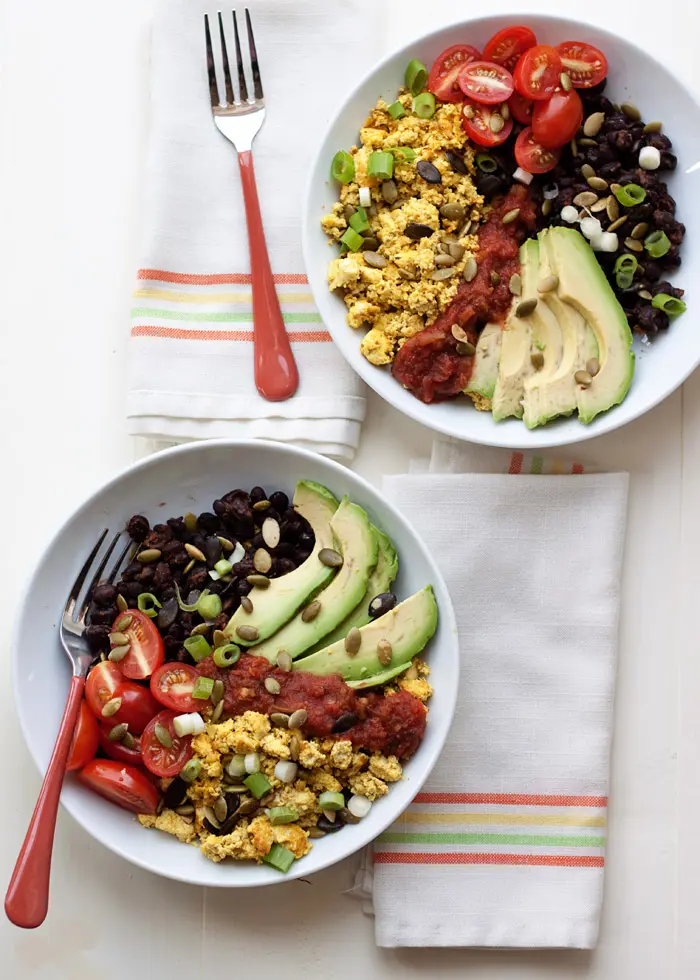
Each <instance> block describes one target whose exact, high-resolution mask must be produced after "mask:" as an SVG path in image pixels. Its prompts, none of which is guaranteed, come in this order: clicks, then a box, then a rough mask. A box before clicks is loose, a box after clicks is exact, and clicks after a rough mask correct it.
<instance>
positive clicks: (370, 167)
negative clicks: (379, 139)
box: [367, 150, 394, 180]
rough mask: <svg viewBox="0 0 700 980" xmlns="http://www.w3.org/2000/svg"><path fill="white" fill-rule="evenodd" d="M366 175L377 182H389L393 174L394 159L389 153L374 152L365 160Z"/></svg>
mask: <svg viewBox="0 0 700 980" xmlns="http://www.w3.org/2000/svg"><path fill="white" fill-rule="evenodd" d="M367 173H368V174H369V176H370V177H376V178H377V180H391V178H392V176H393V174H394V158H393V156H392V155H391V153H387V152H385V151H383V150H375V151H374V152H373V153H370V155H369V157H368V158H367Z"/></svg>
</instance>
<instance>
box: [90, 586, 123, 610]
mask: <svg viewBox="0 0 700 980" xmlns="http://www.w3.org/2000/svg"><path fill="white" fill-rule="evenodd" d="M116 599H117V590H116V588H115V587H114V586H113V585H110V584H109V582H101V583H100V584H99V585H96V586H95V588H94V589H93V590H92V601H93V602H94V603H95V604H96V605H98V606H113V605H114V603H115V602H116Z"/></svg>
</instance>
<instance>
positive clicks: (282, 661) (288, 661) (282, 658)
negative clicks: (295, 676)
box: [277, 650, 292, 671]
mask: <svg viewBox="0 0 700 980" xmlns="http://www.w3.org/2000/svg"><path fill="white" fill-rule="evenodd" d="M277 666H278V667H279V669H280V670H285V671H290V670H291V669H292V657H291V654H289V653H288V652H287V651H286V650H280V652H279V653H278V654H277Z"/></svg>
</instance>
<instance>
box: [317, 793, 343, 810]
mask: <svg viewBox="0 0 700 980" xmlns="http://www.w3.org/2000/svg"><path fill="white" fill-rule="evenodd" d="M318 805H319V806H320V807H321V809H322V810H342V809H343V807H344V806H345V797H344V796H343V794H342V793H334V792H332V791H331V790H327V791H326V792H325V793H321V795H320V796H319V798H318Z"/></svg>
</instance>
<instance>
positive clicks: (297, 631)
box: [250, 497, 377, 663]
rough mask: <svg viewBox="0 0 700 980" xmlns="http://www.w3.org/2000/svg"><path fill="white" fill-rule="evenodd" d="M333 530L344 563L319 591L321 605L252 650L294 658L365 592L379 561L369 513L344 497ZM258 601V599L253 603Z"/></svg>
mask: <svg viewBox="0 0 700 980" xmlns="http://www.w3.org/2000/svg"><path fill="white" fill-rule="evenodd" d="M331 530H332V532H333V537H334V539H335V541H336V544H337V548H338V551H339V552H340V553H341V554H342V556H343V565H342V567H341V568H340V569H339V571H338V574H337V575H336V576H335V578H334V579H333V580H332V581H331V582H330V583H329V584H328V585H327V586H326V588H325V589H323V591H322V592H320V593H318V596H317V599H318V601H319V602H320V603H321V608H320V610H319V612H318V613H317V614H316V616H315V617H314V618H313V619H311V620H309V621H308V622H306V621H305V620H304V618H303V615H304V611H303V610H302V611H301V612H298V613H296V614H295V615H294V616H293V617H292V619H290V620H289V622H288V623H286V624H285V625H284V626H283V627H282V628H281V629H280V630H278V631H277V632H276V633H274V634H273V635H272V636H271V637H269V638H268V639H267V640H265V641H264V642H263V643H261V644H259V645H257V646H255V647H253V648H252V649H251V651H250V652H251V653H254V654H255V655H256V656H259V657H267V659H268V660H270V661H271V662H272V663H274V662H275V661H276V659H277V654H278V653H279V652H280V651H281V650H286V651H287V653H289V655H290V656H291V657H292V658H294V657H298V656H299V655H300V654H302V653H304V651H305V650H308V649H309V647H310V646H313V644H314V643H315V642H316V641H317V640H318V639H319V638H320V637H323V636H325V635H326V634H327V633H328V632H330V630H332V629H333V628H334V627H336V626H337V625H338V623H339V622H340V621H341V620H342V619H343V617H344V616H347V615H348V612H349V611H350V610H352V609H353V608H354V607H355V606H356V605H357V603H358V602H359V601H360V599H361V598H362V596H363V595H364V594H365V590H366V589H367V582H368V581H369V577H370V574H371V573H372V571H373V570H374V568H375V567H376V564H377V538H376V536H375V535H374V534H373V532H372V525H371V524H370V522H369V518H368V517H367V514H366V513H365V512H364V510H363V509H362V508H361V507H358V505H357V504H353V503H352V501H351V500H349V499H348V498H347V497H344V498H343V500H342V502H341V504H340V507H338V509H337V511H336V512H335V514H334V515H333V517H332V519H331ZM253 605H255V603H253Z"/></svg>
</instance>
